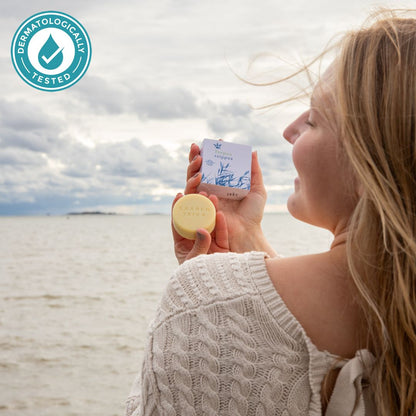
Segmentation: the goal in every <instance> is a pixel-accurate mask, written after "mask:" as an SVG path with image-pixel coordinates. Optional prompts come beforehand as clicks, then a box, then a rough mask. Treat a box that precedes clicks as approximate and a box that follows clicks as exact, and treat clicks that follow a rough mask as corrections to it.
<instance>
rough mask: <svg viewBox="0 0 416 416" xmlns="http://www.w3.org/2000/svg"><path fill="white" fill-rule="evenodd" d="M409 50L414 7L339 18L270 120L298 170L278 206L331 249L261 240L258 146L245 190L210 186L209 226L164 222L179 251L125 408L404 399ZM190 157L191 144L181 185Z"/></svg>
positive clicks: (412, 92)
mask: <svg viewBox="0 0 416 416" xmlns="http://www.w3.org/2000/svg"><path fill="white" fill-rule="evenodd" d="M415 51H416V20H415V19H410V18H398V17H395V16H394V15H393V13H390V14H389V13H384V14H383V15H382V16H380V17H379V18H378V20H377V21H376V22H375V23H374V24H372V25H371V26H369V27H363V28H362V29H360V30H358V31H354V32H351V33H348V34H347V35H345V37H344V38H343V40H342V41H341V42H340V49H339V53H338V56H337V57H336V59H335V60H334V62H333V64H332V65H331V66H330V68H329V69H328V70H327V71H326V72H325V74H324V75H323V76H322V78H321V79H320V81H319V82H318V84H317V85H316V86H315V88H314V91H313V94H312V97H311V106H310V108H309V109H308V110H307V111H306V112H305V113H303V114H301V115H300V116H299V117H298V118H297V119H296V120H295V121H294V122H293V123H292V124H290V125H289V126H288V127H287V128H286V130H285V131H284V134H283V135H284V138H285V139H286V140H288V141H289V142H290V143H291V144H292V145H293V154H292V156H293V162H294V165H295V167H296V170H297V172H298V177H297V178H296V179H295V191H294V193H293V194H292V195H291V196H290V197H289V200H288V209H289V212H290V213H291V214H292V215H293V216H294V217H295V218H297V219H299V220H302V221H305V222H308V223H310V224H313V225H316V226H319V227H323V228H326V229H328V230H330V231H331V232H332V233H333V234H334V240H333V243H332V245H331V247H330V250H329V251H327V252H324V253H319V254H314V255H307V256H299V257H292V258H280V257H278V256H276V255H275V252H274V251H273V249H271V247H270V246H269V245H268V243H267V242H266V241H265V239H264V236H263V233H262V231H261V227H260V222H261V218H262V214H263V208H264V204H265V200H266V193H265V190H264V186H263V181H262V176H261V171H260V167H259V164H258V160H257V155H256V154H254V155H253V165H252V189H251V191H250V194H249V195H248V196H247V197H246V198H245V199H244V200H242V201H241V202H235V201H232V202H231V201H224V200H221V201H218V199H217V198H216V197H212V196H210V198H211V199H212V200H213V202H214V203H215V205H216V207H217V226H216V230H215V232H214V234H213V235H212V236H211V235H209V234H208V233H207V232H206V231H205V230H199V232H198V238H197V240H196V241H195V243H194V242H191V241H188V240H184V239H183V238H181V237H180V236H179V235H178V234H176V233H175V232H174V231H173V234H174V240H175V252H176V255H177V257H178V260H179V262H180V263H182V262H183V265H182V266H181V267H179V269H178V270H177V271H176V272H175V273H174V275H173V276H172V278H171V280H170V282H169V284H168V288H167V290H166V293H165V295H164V297H163V299H162V301H161V304H160V307H159V309H158V313H157V316H156V318H155V321H154V322H153V323H152V325H151V328H150V337H149V342H148V346H147V350H146V354H145V360H144V362H143V366H142V372H141V376H140V377H139V379H138V382H137V383H136V384H135V385H134V387H133V390H132V394H131V397H130V399H129V401H128V406H127V414H128V415H131V414H134V415H148V414H149V415H150V414H151V415H162V414H163V415H192V414H194V415H200V414H201V415H202V414H204V415H205V414H212V415H275V414H278V415H281V414H286V415H321V414H326V415H356V416H357V415H364V414H366V415H368V414H370V415H375V414H377V415H383V416H384V415H401V416H404V415H410V414H416V380H415V376H414V375H415V374H416V354H415V351H416V335H415V329H416V316H415V304H416V283H415V276H416V239H415V233H416V186H415V178H416V70H415V68H416V53H415ZM200 164H201V158H200V156H199V148H198V146H196V145H192V147H191V151H190V165H189V167H188V182H187V186H186V190H185V193H188V192H195V191H196V187H197V185H198V183H199V181H200V175H198V174H197V173H196V172H197V171H198V170H199V167H200ZM181 196H182V195H178V196H177V198H175V201H174V203H175V202H176V201H177V200H178V199H179V198H180V197H181ZM205 253H215V254H212V255H208V256H206V255H202V256H199V255H200V254H205ZM237 253H241V254H237ZM193 257H195V258H193ZM191 258H193V259H192V260H190V261H185V260H189V259H191Z"/></svg>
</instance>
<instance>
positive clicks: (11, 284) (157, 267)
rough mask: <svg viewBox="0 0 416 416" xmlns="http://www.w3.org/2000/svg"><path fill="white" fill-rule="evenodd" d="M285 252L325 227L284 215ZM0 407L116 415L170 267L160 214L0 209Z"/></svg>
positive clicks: (274, 239) (273, 222)
mask: <svg viewBox="0 0 416 416" xmlns="http://www.w3.org/2000/svg"><path fill="white" fill-rule="evenodd" d="M263 229H264V232H265V234H266V236H267V237H268V239H269V241H270V242H271V243H272V245H273V247H274V248H275V249H276V250H277V251H278V252H279V253H281V254H282V255H285V256H291V255H297V254H307V253H312V252H318V251H322V250H326V249H327V248H328V247H329V244H330V242H331V235H330V234H329V233H328V232H327V231H324V230H320V229H318V228H315V227H311V226H309V225H306V224H303V223H300V222H298V221H296V220H294V219H293V218H291V217H290V216H289V215H287V214H268V215H265V218H264V221H263ZM0 235H1V239H0V415H1V416H3V415H5V416H6V415H7V416H29V415H30V416H33V415H37V416H43V415H45V416H52V415H53V416H57V415H59V416H70V415H74V416H75V415H76V416H81V415H91V416H95V415H97V416H98V415H100V416H116V415H117V416H122V415H124V403H125V400H126V397H127V395H128V393H129V390H130V386H131V384H132V382H133V379H134V377H135V376H136V374H137V372H138V370H139V368H140V362H141V359H142V355H143V347H144V343H145V340H146V331H147V326H148V323H149V322H150V320H151V319H152V317H153V314H154V311H155V308H156V306H157V303H158V300H159V298H160V296H161V293H162V291H163V288H164V286H165V284H166V282H167V280H168V279H169V276H170V274H171V272H172V270H174V268H175V267H176V266H177V262H176V259H175V256H174V253H173V248H172V238H171V233H170V218H169V217H168V216H159V215H149V216H118V215H117V216H101V215H95V216H89V215H85V216H70V217H66V216H61V217H59V216H57V217H0Z"/></svg>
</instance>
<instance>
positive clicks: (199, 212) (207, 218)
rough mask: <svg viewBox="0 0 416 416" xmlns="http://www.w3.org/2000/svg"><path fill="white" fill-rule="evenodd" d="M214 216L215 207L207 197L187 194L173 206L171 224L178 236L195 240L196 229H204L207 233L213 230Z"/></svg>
mask: <svg viewBox="0 0 416 416" xmlns="http://www.w3.org/2000/svg"><path fill="white" fill-rule="evenodd" d="M215 215H216V213H215V206H214V204H213V203H212V202H211V201H210V200H209V199H208V198H207V197H205V196H203V195H199V194H188V195H185V196H183V197H182V198H180V199H179V200H178V201H177V202H176V204H175V205H174V207H173V210H172V222H173V226H174V227H175V230H176V231H177V232H178V234H180V235H181V236H182V237H184V238H187V239H188V240H195V239H196V230H197V229H198V228H205V229H206V230H207V231H208V232H209V233H210V232H212V231H213V230H214V228H215Z"/></svg>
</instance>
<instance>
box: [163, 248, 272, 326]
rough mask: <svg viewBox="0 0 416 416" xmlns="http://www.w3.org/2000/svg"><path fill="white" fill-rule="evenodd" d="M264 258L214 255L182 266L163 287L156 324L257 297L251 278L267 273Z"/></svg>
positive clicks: (251, 254) (245, 255)
mask: <svg viewBox="0 0 416 416" xmlns="http://www.w3.org/2000/svg"><path fill="white" fill-rule="evenodd" d="M264 257H265V254H264V253H260V252H251V253H242V254H239V253H238V254H237V253H215V254H209V255H200V256H198V257H195V258H193V259H191V260H188V261H186V262H184V263H183V264H182V265H180V266H179V267H178V268H177V269H176V270H175V271H174V272H173V274H172V276H171V277H170V279H169V281H168V283H167V286H166V288H165V291H164V293H163V296H162V299H161V301H160V303H159V308H158V314H157V315H158V316H157V319H156V321H158V322H161V321H163V320H165V319H167V318H168V317H171V316H174V315H177V314H179V313H183V312H189V311H191V310H195V309H197V308H200V307H203V306H209V305H212V304H214V303H218V302H226V301H233V300H236V299H238V298H240V297H243V296H253V295H256V294H258V289H257V287H256V285H255V283H254V282H253V275H256V274H260V273H262V272H263V273H267V271H266V268H265V263H264ZM262 264H263V270H262V268H261V266H262Z"/></svg>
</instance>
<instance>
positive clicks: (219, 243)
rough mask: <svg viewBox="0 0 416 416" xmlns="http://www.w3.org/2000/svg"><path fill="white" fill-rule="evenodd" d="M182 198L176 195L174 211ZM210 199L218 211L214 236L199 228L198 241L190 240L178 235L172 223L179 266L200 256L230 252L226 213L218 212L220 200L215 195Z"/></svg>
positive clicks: (180, 195) (203, 193)
mask: <svg viewBox="0 0 416 416" xmlns="http://www.w3.org/2000/svg"><path fill="white" fill-rule="evenodd" d="M201 194H202V195H204V196H205V197H207V198H208V196H207V194H206V193H205V192H201ZM182 196H183V195H182V194H178V195H176V197H175V199H174V200H173V203H172V209H173V207H174V205H175V204H176V202H177V201H178V200H179V199H180V198H181V197H182ZM209 199H210V200H211V202H212V203H213V204H214V206H215V210H216V211H217V213H216V219H215V229H214V231H213V232H212V234H210V233H209V232H208V231H207V230H205V229H204V228H199V229H198V230H197V233H196V240H188V239H186V238H184V237H182V236H181V235H180V234H178V232H177V231H176V230H175V227H174V226H173V222H172V221H171V225H172V234H173V242H174V248H175V255H176V258H177V259H178V262H179V264H182V263H183V262H184V261H186V260H189V259H191V258H192V257H196V256H199V255H200V254H211V253H225V252H228V251H230V248H229V242H228V230H227V222H226V219H225V216H224V213H223V212H221V211H218V198H217V197H216V196H215V195H211V196H210V197H209Z"/></svg>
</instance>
